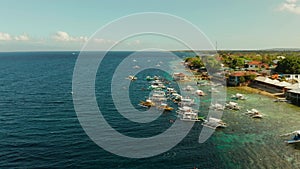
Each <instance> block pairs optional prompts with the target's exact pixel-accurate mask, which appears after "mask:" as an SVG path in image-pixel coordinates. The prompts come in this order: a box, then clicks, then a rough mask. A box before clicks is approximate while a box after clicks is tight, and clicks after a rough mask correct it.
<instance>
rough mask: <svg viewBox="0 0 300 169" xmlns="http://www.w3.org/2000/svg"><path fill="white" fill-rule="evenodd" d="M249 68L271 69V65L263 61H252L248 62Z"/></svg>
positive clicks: (255, 69)
mask: <svg viewBox="0 0 300 169" xmlns="http://www.w3.org/2000/svg"><path fill="white" fill-rule="evenodd" d="M247 66H248V68H247V70H252V71H258V70H260V69H269V65H268V64H266V63H262V62H261V61H256V60H254V61H251V62H248V63H247Z"/></svg>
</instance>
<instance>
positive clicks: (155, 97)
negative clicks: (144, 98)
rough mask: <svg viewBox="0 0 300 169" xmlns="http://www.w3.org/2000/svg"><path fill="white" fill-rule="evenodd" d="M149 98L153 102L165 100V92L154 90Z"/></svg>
mask: <svg viewBox="0 0 300 169" xmlns="http://www.w3.org/2000/svg"><path fill="white" fill-rule="evenodd" d="M150 99H151V100H152V101H154V102H161V101H166V100H167V98H166V94H165V92H164V91H160V90H154V91H153V93H152V96H151V97H150Z"/></svg>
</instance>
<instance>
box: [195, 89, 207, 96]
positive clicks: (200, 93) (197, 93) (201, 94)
mask: <svg viewBox="0 0 300 169" xmlns="http://www.w3.org/2000/svg"><path fill="white" fill-rule="evenodd" d="M196 95H198V96H205V93H204V92H203V91H202V90H196Z"/></svg>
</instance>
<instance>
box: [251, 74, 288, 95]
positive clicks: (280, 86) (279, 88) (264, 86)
mask: <svg viewBox="0 0 300 169" xmlns="http://www.w3.org/2000/svg"><path fill="white" fill-rule="evenodd" d="M291 85H292V84H291V83H288V82H280V81H279V80H272V79H270V78H268V77H264V76H259V77H256V78H255V80H254V81H253V83H251V86H252V87H255V88H258V89H260V90H264V91H267V92H269V93H282V94H283V93H284V91H285V88H287V87H289V86H291Z"/></svg>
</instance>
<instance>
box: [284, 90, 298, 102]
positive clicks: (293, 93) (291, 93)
mask: <svg viewBox="0 0 300 169" xmlns="http://www.w3.org/2000/svg"><path fill="white" fill-rule="evenodd" d="M286 99H288V100H290V101H291V102H292V103H293V104H295V105H298V106H299V105H300V88H297V89H292V90H288V91H287V92H286Z"/></svg>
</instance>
